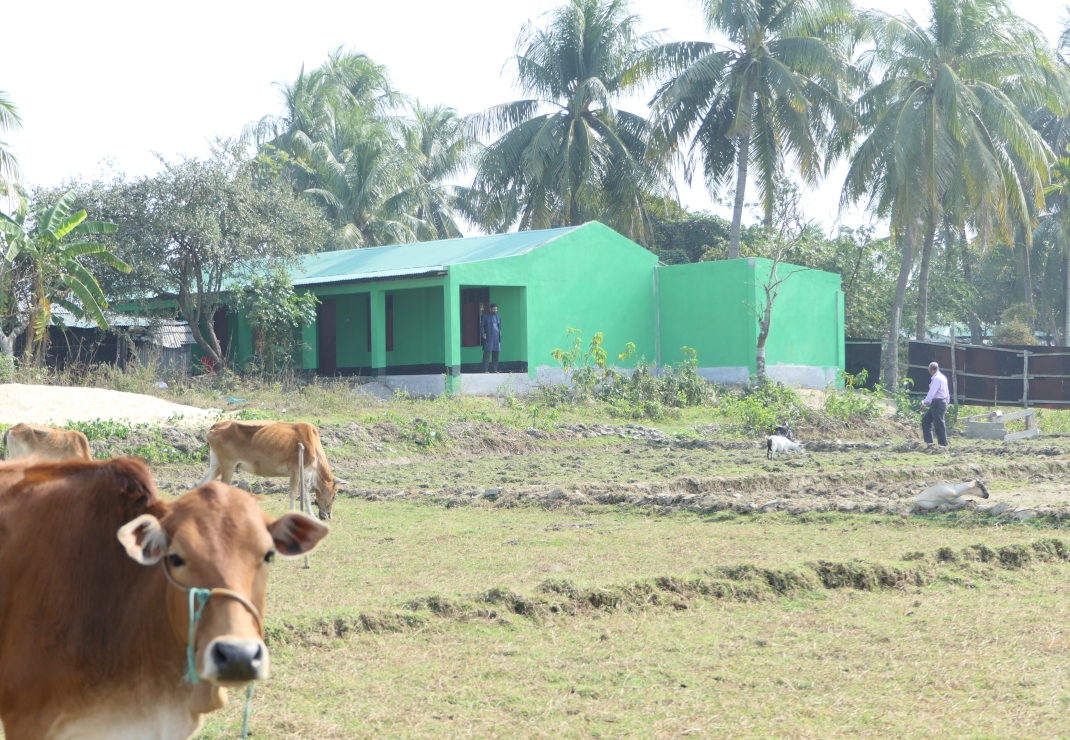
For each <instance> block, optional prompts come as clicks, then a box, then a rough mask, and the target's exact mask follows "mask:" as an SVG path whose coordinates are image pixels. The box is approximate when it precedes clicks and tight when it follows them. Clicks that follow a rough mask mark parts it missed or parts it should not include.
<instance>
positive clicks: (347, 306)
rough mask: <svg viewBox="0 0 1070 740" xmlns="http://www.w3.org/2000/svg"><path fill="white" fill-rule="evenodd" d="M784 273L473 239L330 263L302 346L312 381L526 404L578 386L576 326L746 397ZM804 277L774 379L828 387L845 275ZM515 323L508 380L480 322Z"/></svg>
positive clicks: (586, 238)
mask: <svg viewBox="0 0 1070 740" xmlns="http://www.w3.org/2000/svg"><path fill="white" fill-rule="evenodd" d="M770 268H771V262H770V261H768V260H763V259H737V260H724V261H717V262H702V263H696V264H683V265H672V266H664V265H661V266H659V265H658V259H657V257H656V256H655V255H654V254H652V253H651V252H649V251H648V250H646V249H644V248H643V247H641V246H639V245H638V244H636V243H634V242H632V241H630V240H629V239H627V238H625V237H623V236H621V235H620V234H618V233H616V232H615V231H613V230H612V229H610V228H608V227H606V226H603V225H602V224H599V223H588V224H584V225H582V226H575V227H569V228H560V229H547V230H542V231H522V232H519V233H512V234H500V235H492V236H481V237H474V238H467V239H449V240H443V241H433V242H420V243H416V244H399V245H395V246H387V247H376V248H369V249H350V250H343V251H337V252H321V253H319V254H314V255H309V256H307V257H305V258H304V259H303V261H302V263H301V264H300V266H299V267H298V268H296V269H295V270H294V272H293V275H292V278H293V283H294V286H295V287H296V288H297V289H298V290H299V291H311V292H313V293H315V294H316V296H317V297H318V298H319V299H320V301H321V304H320V306H319V309H318V315H317V321H316V324H315V325H314V326H311V327H307V328H306V329H305V331H304V336H303V339H304V344H305V349H304V351H303V352H302V355H301V358H300V360H301V362H300V366H301V368H302V369H305V370H313V371H316V372H318V373H319V374H321V375H327V376H334V375H343V376H345V375H364V376H377V377H379V378H380V379H382V380H383V382H385V383H387V384H388V385H390V386H392V387H401V388H406V389H409V390H412V391H414V392H422V393H436V392H441V391H442V390H443V389H444V388H445V387H446V386H447V384H448V385H449V387H450V388H451V390H452V391H453V392H460V393H483V392H488V391H493V390H496V389H499V388H501V387H502V386H503V385H504V384H509V387H511V388H514V389H515V390H517V391H523V390H525V389H527V388H530V387H531V386H533V385H534V384H536V383H538V382H553V381H561V380H564V374H563V373H562V371H561V369H560V367H559V366H558V364H557V363H556V362H555V361H554V360H553V358H552V357H551V352H552V351H553V350H554V349H555V348H559V347H560V348H565V347H566V337H565V333H566V330H567V329H568V328H569V327H573V328H576V329H579V330H580V331H581V332H582V334H583V342H584V346H585V347H586V345H587V343H588V342H589V341H590V339H591V337H592V336H593V335H594V334H595V332H599V331H600V332H602V333H603V335H604V337H605V341H604V343H603V347H604V348H605V349H606V351H607V352H608V353H609V357H610V360H611V361H616V357H617V353H618V352H621V351H622V350H623V349H624V346H625V344H626V343H628V342H634V343H635V346H636V352H635V357H633V358H632V359H631V360H629V361H627V362H623V363H620V364H621V365H623V366H632V365H634V362H635V359H637V358H645V360H646V361H647V362H651V363H658V364H665V365H669V364H672V363H674V362H679V361H680V360H682V359H683V355H682V354H681V348H682V347H684V346H687V347H691V348H693V349H695V350H696V351H697V353H698V365H699V368H700V372H701V373H702V375H703V376H705V377H706V378H708V379H710V380H714V381H718V382H735V383H739V382H744V381H746V380H747V379H748V377H749V376H750V375H751V374H752V373H754V372H755V364H754V363H755V343H756V338H757V335H758V321H757V319H756V318H755V317H754V316H752V315H751V314H750V310H749V309H748V307H747V306H746V305H745V302H749V303H751V304H755V305H756V304H757V303H758V298H759V296H760V295H761V294H762V292H761V289H760V287H758V286H759V285H760V284H761V283H762V282H763V281H764V280H765V278H766V276H767V275H768V272H769V270H770ZM780 269H781V271H782V272H781V274H784V273H783V271H787V270H793V271H795V274H793V275H792V277H791V278H790V279H789V280H787V281H786V282H785V283H784V284H783V286H782V288H781V291H780V297H779V298H778V299H777V302H776V303H775V304H774V308H773V320H772V330H771V332H770V336H769V340H768V343H767V347H766V363H767V372H768V374H769V376H770V377H771V378H773V379H775V380H781V381H783V382H785V383H789V384H792V385H802V386H804V387H810V388H822V387H824V386H825V385H827V384H829V383H834V382H835V381H836V371H837V370H840V369H843V367H844V324H843V316H844V313H843V293H842V292H841V290H840V276H839V275H835V274H832V273H827V272H822V271H819V270H808V269H803V268H799V267H796V266H793V265H785V264H781V267H780ZM490 303H497V304H498V306H499V311H500V315H501V316H502V351H501V365H500V369H501V370H502V371H503V372H504V373H511V375H509V376H505V375H490V376H488V375H482V374H481V373H480V372H479V371H480V370H481V369H482V365H481V363H482V348H481V346H480V336H479V319H480V315H481V313H482V312H483V311H484V310H485V309H486V307H487V306H489V304H490ZM217 322H220V323H221V324H222V325H221V326H217V333H219V330H220V329H222V333H223V334H224V335H226V337H227V340H228V341H229V344H230V352H231V357H232V359H234V360H237V361H238V363H239V366H240V363H241V362H242V361H243V360H244V359H245V358H246V357H248V356H249V355H250V354H251V353H252V337H251V333H250V331H249V326H248V323H247V322H246V321H245V318H244V316H241V315H240V314H239V315H235V314H233V313H231V314H229V315H228V316H225V317H222V319H221V320H220V319H217Z"/></svg>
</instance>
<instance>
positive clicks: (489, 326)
mask: <svg viewBox="0 0 1070 740" xmlns="http://www.w3.org/2000/svg"><path fill="white" fill-rule="evenodd" d="M479 335H480V337H481V338H482V339H483V351H484V352H501V351H502V317H501V316H499V315H498V314H496V313H485V314H483V319H482V320H481V321H480V322H479Z"/></svg>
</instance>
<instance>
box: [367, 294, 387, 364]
mask: <svg viewBox="0 0 1070 740" xmlns="http://www.w3.org/2000/svg"><path fill="white" fill-rule="evenodd" d="M370 311H371V323H372V375H385V374H386V291H385V290H383V289H382V288H372V291H371V306H370Z"/></svg>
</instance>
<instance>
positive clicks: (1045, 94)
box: [843, 0, 1067, 387]
mask: <svg viewBox="0 0 1070 740" xmlns="http://www.w3.org/2000/svg"><path fill="white" fill-rule="evenodd" d="M864 22H865V26H866V29H867V30H868V33H869V35H870V40H871V42H872V47H871V48H870V49H869V50H867V51H866V52H864V53H863V55H862V57H861V59H860V65H861V66H862V68H863V69H865V70H866V71H867V72H870V73H873V74H875V75H876V76H877V81H876V83H875V84H874V85H873V86H872V87H870V88H869V89H867V90H866V91H865V92H864V93H863V94H862V95H861V96H860V97H859V99H858V101H857V109H858V112H859V113H858V115H859V120H860V122H861V124H862V126H863V128H864V130H865V131H866V132H867V134H866V137H865V139H864V141H863V142H862V144H861V145H860V146H859V148H858V150H857V151H856V152H855V154H854V156H853V157H852V160H851V165H850V169H849V172H848V175H847V180H846V182H845V184H844V188H843V202H844V203H850V202H855V201H858V200H860V199H862V198H868V199H869V201H870V203H871V205H872V206H873V208H874V209H875V211H876V212H877V213H878V214H879V215H881V216H888V217H890V219H891V226H892V232H893V236H894V238H895V239H896V241H897V242H898V243H899V245H900V246H901V249H902V251H903V260H902V264H901V267H900V272H899V279H898V283H897V285H896V293H895V299H894V301H893V305H892V316H891V322H890V330H889V339H888V351H887V352H886V353H885V368H884V374H885V378H884V380H885V385H886V386H887V387H894V386H895V382H896V376H897V370H898V340H899V336H900V322H901V319H902V308H903V301H904V297H905V294H906V287H907V282H908V279H909V277H910V274H911V271H912V270H913V267H914V259H915V250H916V246H917V243H918V240H919V237H920V240H921V242H922V245H923V247H922V268H921V273H920V275H919V283H918V289H919V315H918V322H917V323H918V326H917V330H918V336H919V338H921V337H923V336H924V332H925V310H926V297H927V296H926V292H927V278H928V262H929V257H930V255H931V253H932V246H933V241H934V238H935V234H936V229H937V227H938V225H939V224H940V222H941V218H942V214H943V211H944V209H945V207H946V206H947V205H949V204H950V203H952V202H955V203H957V204H958V205H957V207H958V208H964V209H968V213H966V214H956V216H955V221H956V222H958V223H963V222H967V221H968V222H970V223H972V224H973V225H974V227H975V228H976V229H977V231H978V233H979V235H980V238H981V241H982V243H985V242H987V241H988V240H990V239H991V238H994V237H997V236H998V237H1002V238H1003V239H1006V240H1008V241H1010V240H1011V239H1013V238H1014V235H1015V232H1016V230H1017V229H1019V228H1020V227H1021V228H1022V230H1023V231H1024V233H1025V234H1026V237H1027V241H1028V237H1029V236H1030V235H1031V231H1032V229H1031V226H1030V221H1031V208H1039V207H1040V206H1042V205H1043V191H1044V181H1045V178H1046V176H1047V170H1048V163H1049V159H1050V157H1051V153H1050V150H1049V149H1048V147H1047V146H1046V144H1045V143H1044V141H1043V139H1042V138H1041V136H1040V135H1039V134H1038V133H1037V132H1036V131H1035V130H1034V129H1033V128H1031V127H1030V126H1029V123H1028V122H1027V121H1026V119H1025V117H1024V116H1023V114H1022V112H1021V110H1022V109H1023V108H1030V109H1038V108H1043V107H1051V108H1053V109H1056V110H1060V109H1061V108H1062V106H1063V104H1064V101H1065V99H1066V97H1067V96H1066V90H1067V85H1066V81H1065V77H1066V75H1065V72H1064V71H1063V70H1062V69H1061V68H1060V65H1059V64H1058V63H1057V60H1056V59H1055V57H1054V55H1053V54H1052V53H1051V52H1050V51H1049V50H1048V48H1047V45H1046V44H1045V43H1044V42H1043V39H1042V38H1041V36H1040V34H1039V32H1038V31H1037V30H1036V29H1035V28H1033V27H1032V26H1029V25H1028V24H1027V23H1025V22H1024V21H1022V20H1021V19H1020V18H1018V17H1017V16H1015V15H1013V14H1012V13H1010V12H1009V11H1008V10H1007V8H1006V6H1005V5H1004V4H1003V3H1002V2H1001V1H1000V0H930V18H929V19H928V22H927V23H926V24H922V23H919V22H917V21H915V20H914V19H913V18H912V17H911V16H909V15H907V14H904V15H901V16H893V15H889V14H887V13H883V12H878V11H873V12H869V13H867V14H865V16H864ZM956 190H957V191H958V192H959V193H961V197H953V192H955V191H956ZM1027 292H1028V288H1027ZM1029 299H1030V296H1028V295H1027V300H1029Z"/></svg>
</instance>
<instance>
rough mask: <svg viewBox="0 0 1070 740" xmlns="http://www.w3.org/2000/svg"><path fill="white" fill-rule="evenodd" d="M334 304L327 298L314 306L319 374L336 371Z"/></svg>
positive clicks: (336, 339) (328, 373) (333, 373)
mask: <svg viewBox="0 0 1070 740" xmlns="http://www.w3.org/2000/svg"><path fill="white" fill-rule="evenodd" d="M336 308H337V306H336V304H335V302H334V300H333V299H331V298H328V299H326V300H324V301H323V302H322V303H320V305H319V306H317V307H316V339H317V342H318V344H319V374H320V375H335V374H336V373H337V372H338V331H337V326H336V324H335V315H336Z"/></svg>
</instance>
